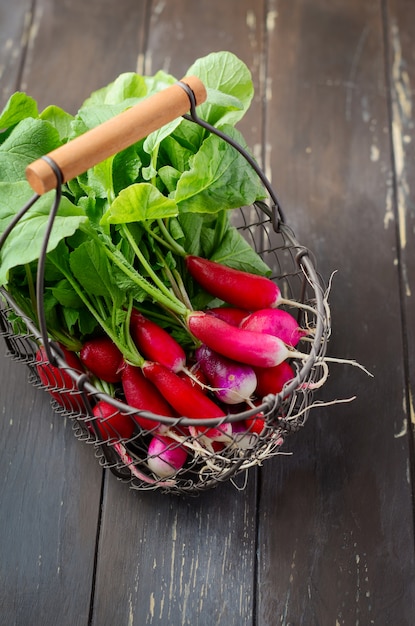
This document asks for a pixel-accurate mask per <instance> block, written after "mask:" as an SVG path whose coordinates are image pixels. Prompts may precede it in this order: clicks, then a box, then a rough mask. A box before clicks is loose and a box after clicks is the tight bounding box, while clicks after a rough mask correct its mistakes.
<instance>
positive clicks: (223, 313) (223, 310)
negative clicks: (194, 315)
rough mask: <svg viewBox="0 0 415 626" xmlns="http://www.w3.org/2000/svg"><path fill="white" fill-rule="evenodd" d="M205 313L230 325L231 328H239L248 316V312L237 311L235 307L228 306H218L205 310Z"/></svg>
mask: <svg viewBox="0 0 415 626" xmlns="http://www.w3.org/2000/svg"><path fill="white" fill-rule="evenodd" d="M205 313H208V314H209V315H214V316H215V317H218V318H219V319H221V320H224V321H225V322H228V324H232V326H239V325H240V324H241V322H242V321H243V320H244V319H245V318H246V317H247V316H248V315H249V311H245V310H244V309H237V308H236V307H230V306H224V307H221V306H218V307H212V308H211V309H206V311H205Z"/></svg>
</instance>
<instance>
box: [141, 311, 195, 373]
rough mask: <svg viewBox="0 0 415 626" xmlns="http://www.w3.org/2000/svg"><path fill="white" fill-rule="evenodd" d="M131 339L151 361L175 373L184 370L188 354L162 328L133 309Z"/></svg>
mask: <svg viewBox="0 0 415 626" xmlns="http://www.w3.org/2000/svg"><path fill="white" fill-rule="evenodd" d="M130 332H131V337H132V338H133V340H134V343H135V344H136V346H137V348H138V351H139V352H140V353H141V354H142V355H143V356H144V357H145V358H146V359H148V360H149V361H155V362H157V363H161V364H162V365H165V366H166V367H168V368H169V369H171V370H172V371H173V372H179V371H181V370H183V368H184V367H185V365H186V354H185V352H184V350H183V348H182V347H181V345H180V344H179V343H178V342H177V341H176V340H175V339H174V338H173V337H172V336H171V335H170V334H169V333H168V332H167V331H166V330H165V329H164V328H162V327H161V326H159V325H158V324H156V323H155V322H153V321H151V320H149V319H147V318H146V317H144V315H142V314H141V313H139V312H138V311H137V310H135V309H133V311H132V314H131V324H130Z"/></svg>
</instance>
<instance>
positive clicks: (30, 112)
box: [0, 91, 39, 129]
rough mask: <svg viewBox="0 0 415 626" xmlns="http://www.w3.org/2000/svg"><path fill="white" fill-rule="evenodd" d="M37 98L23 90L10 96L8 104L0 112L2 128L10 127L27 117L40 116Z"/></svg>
mask: <svg viewBox="0 0 415 626" xmlns="http://www.w3.org/2000/svg"><path fill="white" fill-rule="evenodd" d="M38 114H39V113H38V108H37V103H36V100H34V99H33V98H31V97H30V96H28V95H26V94H25V93H23V92H21V91H17V92H16V93H14V94H13V95H12V96H10V98H9V100H8V102H7V103H6V106H5V107H4V109H3V111H2V112H1V114H0V129H2V128H10V126H14V125H15V124H18V123H19V122H21V121H22V120H24V119H25V118H26V117H33V118H36V117H37V116H38Z"/></svg>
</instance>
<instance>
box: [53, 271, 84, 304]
mask: <svg viewBox="0 0 415 626" xmlns="http://www.w3.org/2000/svg"><path fill="white" fill-rule="evenodd" d="M50 291H51V293H52V294H53V296H54V298H56V301H57V302H59V304H61V305H62V306H64V307H69V308H72V309H79V308H81V307H82V306H83V302H82V300H81V298H80V297H79V295H78V294H77V293H76V291H75V290H74V288H73V287H72V285H71V283H70V282H69V281H68V280H67V279H66V278H63V279H62V280H60V281H59V282H58V283H57V284H56V285H55V286H54V287H51V289H50Z"/></svg>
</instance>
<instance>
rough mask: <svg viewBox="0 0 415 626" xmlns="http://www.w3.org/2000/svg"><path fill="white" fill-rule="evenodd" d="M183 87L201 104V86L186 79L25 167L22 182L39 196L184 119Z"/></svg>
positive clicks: (192, 78) (186, 98)
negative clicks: (182, 116) (153, 133)
mask: <svg viewBox="0 0 415 626" xmlns="http://www.w3.org/2000/svg"><path fill="white" fill-rule="evenodd" d="M181 83H184V85H181ZM186 86H187V87H190V89H191V91H192V92H193V94H194V96H195V101H196V103H197V104H202V103H203V102H205V100H206V97H207V95H206V88H205V86H204V85H203V83H202V82H201V81H200V79H199V78H197V77H196V76H187V77H186V78H183V79H182V81H179V82H178V83H175V84H174V85H171V86H170V87H167V88H166V89H163V91H160V92H157V93H155V94H153V95H152V96H149V97H148V98H146V99H144V100H142V101H141V102H139V103H138V104H136V105H135V106H133V107H131V108H130V109H127V110H126V111H123V113H120V114H119V115H117V116H115V117H113V118H111V119H109V120H108V121H106V122H104V123H103V124H100V125H99V126H97V127H95V128H92V129H91V130H89V131H87V132H86V133H84V134H83V135H80V136H79V137H76V139H73V140H72V141H70V142H68V143H66V144H64V145H63V146H60V147H59V148H57V149H56V150H53V151H52V152H50V153H49V154H48V155H46V158H44V157H41V158H40V159H37V160H36V161H34V162H33V163H31V164H30V165H28V166H27V168H26V178H27V180H28V182H29V184H30V186H31V187H32V189H33V190H34V191H35V192H36V193H37V194H39V195H42V194H44V193H46V192H47V191H50V190H52V189H55V188H56V186H57V184H58V183H59V182H66V181H68V180H71V179H72V178H75V177H76V176H78V175H79V174H82V173H83V172H86V170H88V169H89V168H90V167H93V166H94V165H96V164H97V163H100V162H101V161H104V160H105V159H107V158H108V157H110V156H112V155H113V154H116V153H117V152H120V151H121V150H124V149H125V148H128V147H129V146H131V145H132V144H134V143H136V142H137V141H139V140H140V139H143V138H144V137H146V136H147V135H148V134H149V133H151V132H153V131H155V130H158V129H159V128H161V127H162V126H164V125H165V124H167V123H168V122H171V121H172V120H174V119H176V118H177V117H180V116H181V115H184V114H185V113H187V112H188V111H189V109H190V103H189V95H188V94H187V92H186ZM54 166H55V167H56V166H57V167H58V169H59V170H60V172H61V174H62V180H61V181H59V180H58V177H57V174H56V171H55V167H54Z"/></svg>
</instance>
